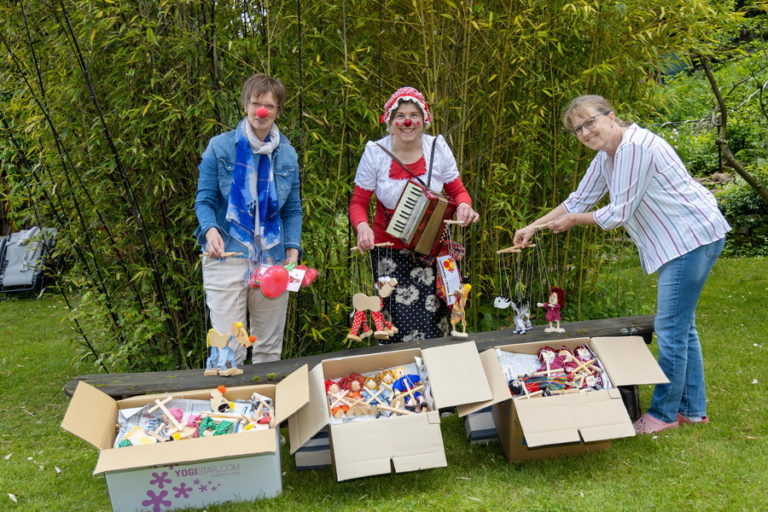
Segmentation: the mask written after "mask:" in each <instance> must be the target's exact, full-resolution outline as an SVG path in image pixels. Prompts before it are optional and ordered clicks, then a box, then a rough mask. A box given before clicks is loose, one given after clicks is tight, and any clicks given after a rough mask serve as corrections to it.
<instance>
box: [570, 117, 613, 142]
mask: <svg viewBox="0 0 768 512" xmlns="http://www.w3.org/2000/svg"><path fill="white" fill-rule="evenodd" d="M610 113H611V112H600V113H598V114H595V115H593V116H592V117H588V118H587V120H586V121H584V122H583V123H581V124H580V125H579V126H574V127H573V133H575V134H576V136H577V137H578V136H579V135H581V133H582V132H583V131H584V129H585V128H586V129H587V130H592V128H593V127H594V126H595V123H596V122H597V118H598V117H600V116H607V115H608V114H610Z"/></svg>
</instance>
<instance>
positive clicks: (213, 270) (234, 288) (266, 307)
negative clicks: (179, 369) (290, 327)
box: [203, 257, 289, 365]
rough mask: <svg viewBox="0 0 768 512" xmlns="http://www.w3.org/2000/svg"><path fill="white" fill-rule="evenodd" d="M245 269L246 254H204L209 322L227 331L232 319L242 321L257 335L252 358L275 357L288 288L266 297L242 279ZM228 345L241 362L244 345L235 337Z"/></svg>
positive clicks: (280, 342)
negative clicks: (217, 256) (211, 255)
mask: <svg viewBox="0 0 768 512" xmlns="http://www.w3.org/2000/svg"><path fill="white" fill-rule="evenodd" d="M247 270H248V260H247V259H245V258H225V259H222V260H220V259H212V258H208V257H205V258H203V288H204V289H205V302H206V304H207V305H208V309H209V310H210V312H211V326H212V327H213V328H214V329H216V330H217V331H219V332H220V333H222V334H229V333H230V332H231V330H230V327H231V325H232V324H233V323H234V322H242V323H243V325H247V326H248V332H249V333H251V334H252V335H253V336H256V343H254V344H253V354H252V359H251V362H253V363H263V362H267V361H278V360H279V359H280V354H281V352H282V350H283V332H284V331H285V313H286V311H287V310H288V293H289V292H285V293H283V294H282V295H280V296H279V297H277V298H276V299H270V298H267V297H265V296H264V294H263V293H261V290H259V289H257V288H251V287H249V286H246V285H245V284H244V283H243V276H244V275H245V272H246V271H247ZM230 348H232V350H234V351H235V358H236V360H237V364H238V365H241V364H243V362H244V361H245V356H246V352H247V349H246V348H245V347H243V346H242V345H240V344H239V343H237V342H236V341H232V342H230Z"/></svg>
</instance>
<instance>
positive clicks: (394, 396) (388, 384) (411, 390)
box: [325, 358, 432, 423]
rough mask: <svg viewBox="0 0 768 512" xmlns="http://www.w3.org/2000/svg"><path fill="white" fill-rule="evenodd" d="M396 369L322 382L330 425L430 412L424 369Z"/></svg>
mask: <svg viewBox="0 0 768 512" xmlns="http://www.w3.org/2000/svg"><path fill="white" fill-rule="evenodd" d="M419 362H420V361H419V358H417V361H416V363H412V364H408V365H405V366H396V367H393V368H388V369H386V370H381V371H378V372H369V373H365V374H360V373H351V374H349V375H346V376H344V377H341V378H339V379H333V380H331V379H329V380H326V381H325V392H326V395H327V396H328V403H329V405H330V411H331V419H330V421H331V423H342V422H349V421H355V420H368V419H373V418H378V417H389V416H392V415H393V414H394V415H407V414H417V413H420V412H426V411H428V410H431V409H432V406H431V404H432V398H431V394H430V392H429V382H428V380H427V377H426V371H425V369H424V367H423V365H421V364H419Z"/></svg>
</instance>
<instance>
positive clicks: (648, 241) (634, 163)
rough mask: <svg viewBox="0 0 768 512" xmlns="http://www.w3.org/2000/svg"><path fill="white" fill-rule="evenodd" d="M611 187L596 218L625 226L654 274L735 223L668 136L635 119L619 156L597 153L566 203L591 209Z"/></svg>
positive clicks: (570, 208) (568, 207) (577, 208)
mask: <svg viewBox="0 0 768 512" xmlns="http://www.w3.org/2000/svg"><path fill="white" fill-rule="evenodd" d="M606 192H608V194H609V198H610V203H609V204H608V205H606V206H603V207H602V208H599V209H598V210H596V211H595V212H594V218H595V221H596V222H597V224H598V225H599V226H600V227H601V228H603V229H613V228H617V227H619V226H624V227H625V228H626V230H627V232H628V233H629V236H630V238H632V241H633V242H635V245H636V246H637V249H638V251H639V252H640V260H641V263H642V266H643V270H645V272H647V273H649V274H651V273H653V272H655V271H656V270H658V268H659V267H661V266H662V265H663V264H664V263H666V262H668V261H670V260H672V259H674V258H676V257H678V256H681V255H683V254H685V253H687V252H690V251H692V250H694V249H696V248H697V247H700V246H702V245H706V244H709V243H712V242H716V241H717V240H720V239H721V238H723V237H724V236H725V234H726V233H727V232H728V231H730V229H731V227H730V226H729V225H728V222H727V221H726V220H725V217H723V214H722V213H721V212H720V210H719V209H718V207H717V201H716V200H715V197H714V196H713V195H712V194H711V193H710V192H709V191H708V190H707V189H706V188H704V186H702V185H701V184H700V183H698V182H697V181H696V180H694V179H693V178H692V177H691V175H690V174H688V171H686V169H685V166H684V165H683V162H682V161H681V160H680V157H679V156H677V153H676V152H675V150H674V149H672V147H671V146H670V145H669V144H668V143H667V141H665V140H664V139H662V138H661V137H659V136H657V135H654V134H653V133H651V132H649V131H648V130H646V129H644V128H640V127H638V126H637V125H635V124H633V125H631V126H630V127H629V128H627V130H626V131H625V132H624V135H623V136H622V139H621V143H620V144H619V147H618V148H617V149H616V154H615V156H614V158H611V157H610V156H609V155H608V154H607V153H606V152H605V151H600V152H599V153H598V154H597V156H595V158H594V159H593V160H592V163H590V165H589V168H588V169H587V172H586V173H585V174H584V177H583V178H582V180H581V183H579V186H578V188H577V189H576V191H575V192H572V193H571V194H570V195H569V196H568V199H566V200H565V201H564V202H563V207H564V208H565V209H566V211H568V212H569V213H583V212H586V211H588V210H590V209H591V208H592V207H593V206H594V205H595V204H596V203H597V202H598V201H599V200H600V199H601V198H602V197H603V196H604V195H605V193H606Z"/></svg>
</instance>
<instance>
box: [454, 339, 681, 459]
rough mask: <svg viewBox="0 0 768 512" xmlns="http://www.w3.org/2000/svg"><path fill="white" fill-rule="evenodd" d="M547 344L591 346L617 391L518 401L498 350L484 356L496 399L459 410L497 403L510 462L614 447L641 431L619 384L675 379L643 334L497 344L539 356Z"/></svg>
mask: <svg viewBox="0 0 768 512" xmlns="http://www.w3.org/2000/svg"><path fill="white" fill-rule="evenodd" d="M545 345H549V346H552V347H553V348H555V349H558V348H560V347H561V346H566V347H568V348H569V349H571V350H573V349H575V348H576V347H577V346H579V345H588V346H589V347H590V349H591V350H592V352H593V353H594V354H595V355H596V356H597V357H598V359H599V360H600V362H601V363H602V365H603V368H604V369H605V371H606V372H607V373H608V377H609V378H610V380H611V383H612V385H613V386H614V387H613V388H611V389H605V390H599V391H590V392H587V393H573V394H567V395H559V396H549V397H538V398H530V399H512V394H511V392H510V391H509V386H508V384H507V380H506V378H505V377H504V373H503V371H502V368H501V365H500V364H499V361H498V357H497V356H496V350H495V349H490V350H486V351H484V352H483V353H482V354H480V359H481V361H482V363H483V368H484V369H485V372H486V377H487V380H488V383H489V384H490V386H491V391H492V393H493V398H492V399H491V400H489V401H486V402H481V403H477V404H471V405H465V406H461V407H459V408H458V412H459V415H460V416H464V415H466V414H469V413H472V412H476V411H479V410H481V409H483V408H484V407H487V406H489V405H492V406H493V409H492V410H493V419H494V423H495V424H496V430H497V433H498V436H499V440H500V441H501V444H502V447H503V448H504V453H505V455H506V456H507V460H509V461H510V462H518V461H523V460H530V459H539V458H544V457H556V456H560V455H575V454H580V453H586V452H591V451H597V450H605V449H608V448H610V446H611V440H612V439H619V438H622V437H631V436H634V435H635V430H634V428H633V427H632V420H631V419H630V417H629V415H628V413H627V410H626V408H625V407H624V402H623V400H622V399H621V393H620V392H619V389H618V386H629V385H638V384H660V383H667V382H669V381H668V380H667V378H666V376H665V375H664V372H662V371H661V368H660V367H659V365H658V363H657V362H656V360H655V359H654V357H653V355H652V354H651V353H650V351H649V350H648V347H647V346H646V344H645V342H644V341H643V339H642V338H641V337H639V336H618V337H600V338H591V339H590V338H575V339H566V340H550V341H542V342H534V343H521V344H516V345H504V346H500V347H496V348H498V349H501V350H505V351H508V352H516V353H524V354H536V353H537V351H538V350H539V348H540V347H543V346H545Z"/></svg>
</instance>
